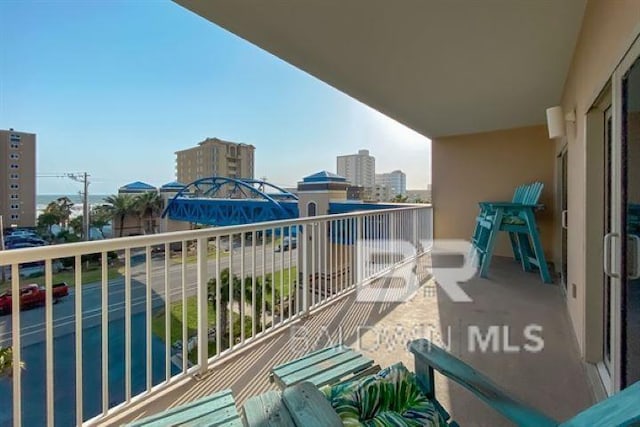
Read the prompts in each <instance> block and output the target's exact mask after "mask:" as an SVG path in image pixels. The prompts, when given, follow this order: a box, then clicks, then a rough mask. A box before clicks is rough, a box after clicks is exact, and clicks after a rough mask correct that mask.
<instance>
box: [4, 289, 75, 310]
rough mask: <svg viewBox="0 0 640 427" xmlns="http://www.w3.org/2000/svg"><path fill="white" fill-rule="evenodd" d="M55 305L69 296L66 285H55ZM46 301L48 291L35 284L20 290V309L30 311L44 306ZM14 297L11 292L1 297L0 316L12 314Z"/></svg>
mask: <svg viewBox="0 0 640 427" xmlns="http://www.w3.org/2000/svg"><path fill="white" fill-rule="evenodd" d="M52 291H53V303H54V304H55V303H57V302H58V301H59V300H60V298H63V297H66V296H67V295H69V287H68V286H67V284H66V283H64V282H62V283H56V284H55V285H53V289H52ZM45 301H46V291H45V289H44V288H43V287H42V286H38V285H35V284H31V285H27V286H24V287H23V288H21V289H20V309H28V308H32V307H37V306H41V305H44V304H45ZM11 308H12V295H11V291H9V292H5V293H4V294H2V295H0V314H8V313H11Z"/></svg>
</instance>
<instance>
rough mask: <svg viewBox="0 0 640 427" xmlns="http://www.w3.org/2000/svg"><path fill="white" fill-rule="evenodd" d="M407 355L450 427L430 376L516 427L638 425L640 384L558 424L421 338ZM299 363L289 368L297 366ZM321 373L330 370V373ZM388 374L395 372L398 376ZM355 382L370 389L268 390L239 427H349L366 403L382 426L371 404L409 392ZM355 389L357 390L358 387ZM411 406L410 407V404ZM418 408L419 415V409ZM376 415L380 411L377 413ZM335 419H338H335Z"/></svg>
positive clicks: (306, 386)
mask: <svg viewBox="0 0 640 427" xmlns="http://www.w3.org/2000/svg"><path fill="white" fill-rule="evenodd" d="M329 350H331V349H325V350H321V351H320V352H316V353H314V354H315V355H316V356H314V357H317V356H318V355H322V354H324V353H323V352H324V351H329ZM409 350H410V351H411V353H413V355H414V358H415V376H413V378H414V379H412V380H410V382H413V381H415V384H416V385H417V387H418V389H419V390H417V393H420V394H421V396H423V397H424V398H426V399H428V401H429V402H431V404H432V405H429V406H430V407H431V408H434V409H433V410H434V411H435V412H437V414H438V415H439V418H441V420H442V421H444V423H445V424H446V425H447V426H449V427H459V425H458V423H457V422H456V421H454V420H452V419H451V416H450V414H449V413H448V412H447V410H446V409H445V408H444V407H443V406H442V405H441V404H440V403H439V402H438V400H437V396H436V389H435V378H434V377H435V375H434V373H435V371H438V372H440V373H441V374H442V375H444V376H446V377H448V378H450V379H451V380H453V381H455V382H456V383H458V384H460V385H461V386H463V387H465V388H466V389H467V390H469V391H471V392H472V393H473V394H474V395H475V396H476V397H478V398H479V399H481V400H482V401H484V402H485V403H487V404H488V405H489V406H490V407H491V408H493V409H494V410H496V411H497V412H498V413H499V414H500V415H502V416H503V417H505V418H506V419H508V420H509V421H511V422H512V423H514V424H515V425H517V426H521V427H627V426H629V427H630V426H637V425H640V424H638V423H640V404H639V402H640V382H638V383H636V384H634V385H632V386H630V387H628V388H626V389H625V390H623V391H621V392H620V393H618V394H616V395H615V396H612V397H610V398H608V399H606V400H604V401H602V402H600V403H597V404H595V405H594V406H592V407H590V408H588V409H586V410H584V411H582V412H580V413H579V414H577V415H576V416H574V417H573V418H571V419H570V420H568V421H565V422H563V423H559V422H557V421H556V420H554V419H553V418H551V417H549V416H547V415H545V414H544V413H542V412H540V411H538V410H536V409H534V408H532V407H530V406H527V405H525V404H523V403H521V402H519V401H517V400H516V399H514V398H513V397H511V396H509V395H508V394H507V393H506V392H505V391H504V390H501V389H500V388H499V387H498V386H497V385H496V384H494V383H493V382H492V381H491V380H490V379H489V378H487V377H485V376H484V375H482V374H481V373H479V372H478V371H476V370H475V369H473V368H472V367H471V366H469V365H467V364H466V363H464V362H463V361H461V360H460V359H458V358H456V357H455V356H453V355H452V354H450V353H447V352H446V351H444V350H443V349H441V348H440V347H438V346H436V345H435V344H433V343H431V342H430V341H428V340H426V339H418V340H415V341H412V342H411V343H410V344H409ZM309 356H310V355H307V356H305V357H303V358H301V359H298V360H302V361H303V360H305V359H307V358H308V357H309ZM298 360H296V361H293V362H292V363H298ZM342 363H345V364H347V363H348V361H347V360H345V361H343V362H342ZM403 368H404V367H403ZM308 369H309V368H307V370H308ZM323 369H325V368H324V367H323V366H322V365H314V370H315V373H316V374H320V373H322V370H323ZM326 369H329V370H331V369H334V368H326ZM388 369H389V368H388ZM388 369H387V371H388ZM404 369H406V368H404ZM389 372H395V373H398V372H401V371H398V370H395V371H389ZM410 375H413V374H410ZM390 377H394V375H389V376H388V377H385V376H384V375H383V376H381V377H380V378H390ZM396 378H397V377H396ZM354 381H362V383H361V384H369V385H370V384H371V382H370V381H369V379H368V378H364V379H363V378H358V379H355V380H353V379H351V380H349V381H347V382H346V383H341V384H338V385H336V386H335V388H334V389H332V390H331V391H329V392H328V394H327V390H325V392H324V393H323V392H321V391H320V390H319V388H318V386H317V385H316V384H314V383H313V382H309V381H303V382H297V383H295V384H292V385H289V386H287V387H286V388H284V390H282V391H276V390H270V391H268V392H266V393H263V394H261V395H258V396H254V397H252V398H250V399H248V400H247V402H245V404H244V406H243V413H244V423H245V425H246V426H248V427H296V426H298V427H340V426H342V425H343V421H344V420H345V419H344V418H341V416H347V417H348V419H349V420H350V422H351V424H349V425H354V424H353V422H354V421H355V420H354V418H353V417H352V415H353V414H354V411H356V412H355V414H356V416H357V411H358V408H359V407H360V403H361V402H365V404H366V406H367V409H366V413H364V414H361V415H362V417H363V418H364V419H365V420H366V421H367V422H372V420H373V419H376V420H377V422H382V419H381V418H379V417H382V418H384V419H389V417H386V418H385V416H387V415H388V414H386V413H385V412H384V411H385V410H383V409H379V408H380V407H379V406H378V405H377V403H376V400H377V401H378V403H379V404H380V405H385V403H384V402H385V401H386V397H384V396H383V394H384V393H386V391H387V390H403V391H402V393H408V391H409V390H413V388H412V387H411V386H410V385H409V383H406V386H402V387H399V385H405V383H402V382H400V383H397V384H396V386H394V387H386V386H385V388H384V389H382V388H375V387H368V386H365V387H364V388H358V389H356V391H354V390H353V389H349V387H350V384H354ZM355 385H356V386H357V384H355ZM344 387H346V388H347V391H346V395H347V397H348V403H349V405H347V406H344V405H340V404H339V403H340V401H338V402H335V401H334V398H335V395H334V393H333V392H334V391H335V392H336V393H338V394H340V393H341V392H342V391H344ZM341 389H342V390H341ZM372 390H374V392H372ZM383 390H384V392H383ZM354 396H355V397H354ZM402 396H403V397H404V398H406V397H407V395H406V394H403V395H402ZM414 397H416V396H414ZM354 399H355V400H354ZM358 399H359V400H358ZM410 400H411V399H410ZM411 401H412V402H414V400H411ZM418 401H421V400H420V399H419V398H417V399H415V402H418ZM336 403H338V406H335V405H336ZM391 406H394V405H391ZM376 408H378V409H376ZM422 408H423V410H424V406H422ZM360 409H364V408H360ZM378 410H380V411H381V412H378ZM371 411H373V412H371ZM409 412H412V411H409ZM435 412H434V413H435ZM338 414H341V415H340V416H338ZM404 416H408V417H412V414H411V413H406V414H405V413H402V414H400V413H398V417H399V418H400V419H401V418H402V417H404ZM371 417H373V419H372V418H371ZM398 417H391V419H395V420H398ZM372 425H373V423H372ZM376 425H379V424H376ZM393 425H400V424H393Z"/></svg>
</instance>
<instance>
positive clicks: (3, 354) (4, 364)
mask: <svg viewBox="0 0 640 427" xmlns="http://www.w3.org/2000/svg"><path fill="white" fill-rule="evenodd" d="M20 367H21V368H23V369H24V363H23V362H20ZM12 368H13V350H12V348H11V347H7V348H2V347H0V378H1V377H3V376H5V375H9V376H10V375H11V372H12V371H11V369H12Z"/></svg>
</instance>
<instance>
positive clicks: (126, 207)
mask: <svg viewBox="0 0 640 427" xmlns="http://www.w3.org/2000/svg"><path fill="white" fill-rule="evenodd" d="M104 201H105V202H106V203H109V204H110V206H108V207H107V209H108V210H109V212H110V213H111V218H118V219H119V220H120V237H122V233H123V231H124V220H125V218H126V217H127V215H131V214H132V213H134V212H135V198H134V197H133V196H131V195H130V194H117V195H115V194H114V195H112V196H109V197H106V198H105V199H104Z"/></svg>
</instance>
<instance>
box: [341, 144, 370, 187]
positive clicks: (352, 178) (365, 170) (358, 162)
mask: <svg viewBox="0 0 640 427" xmlns="http://www.w3.org/2000/svg"><path fill="white" fill-rule="evenodd" d="M337 171H338V175H340V176H343V177H345V178H347V181H348V182H349V183H350V184H352V185H359V186H362V187H364V188H365V192H366V191H367V190H371V189H373V186H374V185H375V183H376V158H375V157H373V156H371V155H369V150H359V151H358V154H349V155H346V156H338V157H337Z"/></svg>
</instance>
